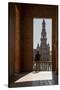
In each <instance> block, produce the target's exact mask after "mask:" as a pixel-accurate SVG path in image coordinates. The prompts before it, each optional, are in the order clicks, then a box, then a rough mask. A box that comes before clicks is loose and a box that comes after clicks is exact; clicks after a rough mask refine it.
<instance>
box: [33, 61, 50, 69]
mask: <svg viewBox="0 0 60 90" xmlns="http://www.w3.org/2000/svg"><path fill="white" fill-rule="evenodd" d="M33 70H36V62H34V63H33ZM38 70H40V71H52V62H51V61H40V62H39V67H38Z"/></svg>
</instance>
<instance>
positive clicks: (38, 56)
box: [35, 51, 40, 71]
mask: <svg viewBox="0 0 60 90" xmlns="http://www.w3.org/2000/svg"><path fill="white" fill-rule="evenodd" d="M35 62H36V71H38V69H39V70H40V63H39V62H40V54H39V51H37V53H36V55H35Z"/></svg>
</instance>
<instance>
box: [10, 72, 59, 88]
mask: <svg viewBox="0 0 60 90" xmlns="http://www.w3.org/2000/svg"><path fill="white" fill-rule="evenodd" d="M16 77H18V78H17V80H16V81H15V82H14V83H12V84H11V87H26V86H43V85H57V84H58V82H57V76H56V75H55V74H54V75H53V74H52V72H51V71H48V72H46V71H45V72H30V73H20V74H18V75H16Z"/></svg>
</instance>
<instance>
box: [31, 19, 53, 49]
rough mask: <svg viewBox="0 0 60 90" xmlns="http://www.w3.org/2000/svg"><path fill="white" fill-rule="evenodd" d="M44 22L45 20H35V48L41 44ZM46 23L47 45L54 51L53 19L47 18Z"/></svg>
mask: <svg viewBox="0 0 60 90" xmlns="http://www.w3.org/2000/svg"><path fill="white" fill-rule="evenodd" d="M42 21H43V18H34V19H33V48H34V49H35V48H36V47H37V44H38V43H39V45H40V43H41V41H40V38H41V32H42ZM45 23H46V33H47V34H46V35H47V43H49V45H50V50H52V19H50V18H49V19H47V18H45Z"/></svg>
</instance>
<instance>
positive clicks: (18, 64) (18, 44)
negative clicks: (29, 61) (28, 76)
mask: <svg viewBox="0 0 60 90" xmlns="http://www.w3.org/2000/svg"><path fill="white" fill-rule="evenodd" d="M19 10H21V8H18V6H17V5H15V15H16V22H15V23H16V25H15V27H16V28H15V73H19V72H20V71H21V59H20V58H21V55H20V54H21V52H20V48H21V42H20V34H21V33H20V31H21V30H20V27H21V26H20V22H21V21H20V15H21V13H20V11H19Z"/></svg>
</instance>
